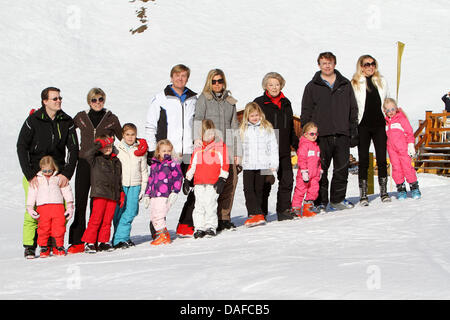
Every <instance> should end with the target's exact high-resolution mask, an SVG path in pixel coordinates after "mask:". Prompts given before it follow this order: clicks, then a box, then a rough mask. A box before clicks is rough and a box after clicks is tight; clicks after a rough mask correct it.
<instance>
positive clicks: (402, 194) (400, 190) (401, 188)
mask: <svg viewBox="0 0 450 320" xmlns="http://www.w3.org/2000/svg"><path fill="white" fill-rule="evenodd" d="M397 199H398V200H405V199H406V187H405V183H400V184H398V185H397Z"/></svg>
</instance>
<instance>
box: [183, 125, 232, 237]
mask: <svg viewBox="0 0 450 320" xmlns="http://www.w3.org/2000/svg"><path fill="white" fill-rule="evenodd" d="M202 140H203V145H202V146H201V147H200V148H196V149H195V150H194V152H193V153H192V157H191V163H190V165H189V167H188V170H187V172H186V179H185V181H184V183H183V193H184V194H188V193H189V189H190V182H191V180H192V179H194V194H195V208H194V211H193V212H192V219H193V221H194V228H195V232H194V238H196V239H197V238H203V237H204V236H207V237H212V236H215V235H216V230H217V225H218V217H217V199H218V198H219V195H220V194H221V193H222V191H223V188H224V187H225V183H226V179H227V178H228V169H229V163H228V161H227V159H228V155H227V146H226V144H225V143H224V142H223V141H222V140H221V139H219V138H218V137H217V132H216V130H215V126H214V122H213V121H212V120H209V119H205V120H203V121H202Z"/></svg>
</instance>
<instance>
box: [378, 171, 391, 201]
mask: <svg viewBox="0 0 450 320" xmlns="http://www.w3.org/2000/svg"><path fill="white" fill-rule="evenodd" d="M387 180H388V178H387V177H378V183H379V184H380V198H381V202H391V197H389V194H388V192H387Z"/></svg>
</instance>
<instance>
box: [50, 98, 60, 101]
mask: <svg viewBox="0 0 450 320" xmlns="http://www.w3.org/2000/svg"><path fill="white" fill-rule="evenodd" d="M50 100H53V101H58V100H59V101H62V97H54V98H53V99H50Z"/></svg>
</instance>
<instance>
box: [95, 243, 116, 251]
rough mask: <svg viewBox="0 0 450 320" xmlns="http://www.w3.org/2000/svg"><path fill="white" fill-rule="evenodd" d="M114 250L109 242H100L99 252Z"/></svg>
mask: <svg viewBox="0 0 450 320" xmlns="http://www.w3.org/2000/svg"><path fill="white" fill-rule="evenodd" d="M113 250H114V248H113V247H112V245H110V244H109V243H108V242H100V243H99V244H98V251H108V252H110V251H113Z"/></svg>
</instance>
